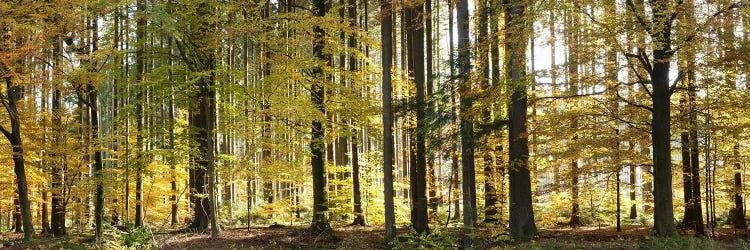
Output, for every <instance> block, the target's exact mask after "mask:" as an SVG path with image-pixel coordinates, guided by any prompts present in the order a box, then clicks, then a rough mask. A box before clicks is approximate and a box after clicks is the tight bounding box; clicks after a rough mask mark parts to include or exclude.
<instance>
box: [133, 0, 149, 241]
mask: <svg viewBox="0 0 750 250" xmlns="http://www.w3.org/2000/svg"><path fill="white" fill-rule="evenodd" d="M136 5H137V8H138V12H139V15H141V16H140V17H139V18H138V20H137V22H136V33H135V34H136V35H135V39H136V43H137V48H136V52H135V54H136V55H135V81H136V82H137V86H138V88H137V90H136V100H135V119H136V143H135V145H136V153H135V154H136V158H135V166H136V167H135V176H136V177H135V227H136V228H138V227H142V226H144V225H143V166H144V164H145V163H146V162H145V158H146V157H144V152H143V151H144V150H143V140H144V138H143V136H144V135H143V133H144V131H143V125H144V124H143V119H144V117H143V114H144V112H143V103H145V99H144V96H143V93H144V91H145V90H146V88H145V84H144V83H143V74H144V73H145V68H146V66H145V63H146V61H145V58H144V50H145V49H146V48H145V46H146V17H145V15H146V12H147V11H148V10H147V9H146V3H145V1H144V0H138V1H137V3H136Z"/></svg>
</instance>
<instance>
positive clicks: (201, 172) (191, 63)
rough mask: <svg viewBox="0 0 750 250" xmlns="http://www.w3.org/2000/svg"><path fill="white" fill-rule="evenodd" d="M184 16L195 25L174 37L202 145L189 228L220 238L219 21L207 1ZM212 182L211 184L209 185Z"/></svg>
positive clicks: (193, 174) (190, 5) (185, 9)
mask: <svg viewBox="0 0 750 250" xmlns="http://www.w3.org/2000/svg"><path fill="white" fill-rule="evenodd" d="M180 7H181V8H182V9H181V12H182V13H180V15H186V16H184V17H183V18H186V19H187V20H191V21H194V22H195V23H190V24H183V25H192V26H190V27H189V28H187V26H183V28H185V29H183V30H182V31H183V32H184V33H183V34H181V36H178V37H173V39H174V42H175V45H176V46H177V49H178V52H179V54H180V56H179V57H180V59H181V61H182V62H183V63H184V64H185V65H186V66H187V68H188V70H189V72H190V75H189V76H190V77H191V78H192V81H191V85H190V86H189V88H191V89H192V90H193V92H192V96H191V97H192V99H193V100H195V101H197V103H192V105H191V107H190V110H189V111H190V115H189V119H188V120H189V124H190V126H191V127H192V128H193V129H195V131H194V132H193V134H192V135H193V141H195V142H196V143H197V144H198V152H197V153H196V154H195V155H193V161H194V162H195V166H193V167H192V168H191V169H190V173H189V175H190V189H191V197H190V202H191V204H192V206H193V217H192V222H191V223H190V225H189V227H190V228H192V229H195V230H198V231H205V230H206V229H207V228H208V226H209V224H210V226H211V238H217V237H219V228H218V225H217V222H216V209H215V208H216V207H215V204H216V201H215V197H216V196H215V194H214V190H215V187H214V181H215V176H214V175H215V156H214V146H215V144H214V137H215V135H214V133H215V131H214V124H215V122H216V100H215V97H216V90H215V86H214V83H215V72H214V70H215V69H216V65H215V61H216V58H215V51H214V49H213V47H212V46H213V42H214V40H213V39H216V38H213V37H210V36H209V35H208V34H211V33H212V32H214V29H215V28H216V23H215V22H216V20H215V18H216V17H215V13H214V7H213V6H212V5H211V4H210V2H207V1H198V2H185V3H181V5H180ZM206 182H208V183H206Z"/></svg>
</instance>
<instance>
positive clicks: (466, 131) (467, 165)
mask: <svg viewBox="0 0 750 250" xmlns="http://www.w3.org/2000/svg"><path fill="white" fill-rule="evenodd" d="M456 23H457V25H458V29H457V31H458V60H457V65H456V66H457V68H458V74H459V76H458V81H459V83H458V86H459V91H458V92H459V95H460V105H459V107H460V120H461V125H460V134H461V165H462V167H461V171H462V188H463V204H464V210H463V216H464V218H463V219H464V248H465V249H470V248H471V247H472V245H473V239H472V236H471V234H473V231H474V220H475V214H476V207H474V204H476V201H475V197H474V196H473V195H472V193H473V192H474V191H473V190H474V189H476V185H475V183H476V180H475V173H474V124H473V123H472V119H471V117H470V115H469V111H470V110H471V108H472V106H473V99H472V98H473V97H472V96H471V94H472V93H471V92H472V90H471V82H469V77H470V74H471V70H472V69H471V68H472V67H471V48H470V46H471V41H470V40H469V2H468V0H459V1H458V5H457V6H456Z"/></svg>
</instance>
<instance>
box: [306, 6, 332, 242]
mask: <svg viewBox="0 0 750 250" xmlns="http://www.w3.org/2000/svg"><path fill="white" fill-rule="evenodd" d="M313 12H314V13H313V14H314V15H316V16H318V17H323V16H325V15H326V12H328V8H327V7H326V1H325V0H315V1H313ZM313 30H314V33H315V40H314V42H313V56H315V57H316V58H317V59H319V60H321V61H327V59H328V58H327V56H326V55H325V54H324V52H323V47H325V31H324V30H323V28H322V27H320V26H316V27H315V28H314V29H313ZM313 75H314V76H315V77H316V79H318V81H314V82H313V83H312V86H311V91H310V94H311V96H310V98H311V99H312V103H313V105H314V106H315V108H316V109H317V110H318V111H319V112H320V113H321V114H325V113H326V109H325V87H324V86H323V83H321V82H319V81H322V80H323V79H325V77H324V76H323V70H322V69H321V68H320V67H316V68H314V69H313ZM310 151H311V153H312V156H311V158H312V159H311V163H312V177H313V218H312V223H311V226H310V228H311V229H312V230H313V231H316V232H325V231H329V230H330V229H331V226H330V224H329V222H328V195H327V194H326V186H327V185H326V166H325V130H324V129H323V121H320V120H315V121H313V122H312V138H311V141H310Z"/></svg>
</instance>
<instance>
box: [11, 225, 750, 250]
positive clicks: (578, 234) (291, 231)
mask: <svg viewBox="0 0 750 250" xmlns="http://www.w3.org/2000/svg"><path fill="white" fill-rule="evenodd" d="M459 230H460V228H458V227H454V228H449V229H447V231H449V232H453V233H454V234H453V235H455V236H456V238H455V240H456V242H457V243H458V244H461V241H462V239H461V236H460V233H459ZM651 230H652V229H651V228H650V227H644V226H625V227H623V229H622V232H620V233H618V232H616V231H615V230H614V228H596V227H580V228H553V229H540V230H539V238H537V239H535V240H534V241H531V242H527V243H523V244H520V245H519V244H511V243H509V242H507V241H505V242H503V241H502V240H500V241H495V239H502V238H506V239H507V234H504V233H494V232H501V231H502V230H491V229H480V233H478V235H480V236H479V237H484V239H483V241H482V242H483V243H481V244H482V245H481V247H480V248H481V249H639V248H641V249H643V248H646V249H651V248H655V249H685V248H688V249H704V248H705V246H709V248H710V249H750V244H748V243H747V242H750V238H748V231H747V230H734V229H729V228H718V229H716V231H715V237H709V238H701V239H697V240H696V241H699V243H692V240H691V241H690V242H688V243H674V244H671V242H670V244H666V245H665V244H661V245H659V244H660V243H652V242H649V241H648V239H649V234H650V233H651ZM398 231H399V233H400V234H405V233H406V232H407V231H408V230H407V229H406V228H401V229H399V230H398ZM709 233H710V231H709ZM680 234H682V235H691V234H692V232H687V231H681V232H680ZM21 237H22V235H21V234H14V233H6V234H0V242H1V243H3V249H95V247H94V242H93V237H92V236H91V235H72V236H68V237H64V238H51V237H40V238H39V239H36V240H34V241H32V242H22V241H21V240H20V238H21ZM683 239H690V237H683ZM384 240H385V237H384V230H383V228H382V227H337V228H335V229H334V230H333V232H332V233H330V234H316V233H312V232H311V231H310V230H308V228H307V227H305V226H272V227H257V228H252V229H250V230H247V229H226V230H224V231H222V234H221V237H220V238H219V239H215V240H213V239H211V238H210V236H209V235H207V234H195V233H184V232H171V233H154V234H152V235H151V240H150V243H151V244H152V245H151V246H150V247H149V248H156V249H356V250H364V249H385V248H386V245H385V244H384V243H383V241H384ZM683 241H684V240H683ZM644 242H645V243H644ZM701 242H703V243H701ZM701 244H703V245H701ZM105 248H109V249H121V248H123V247H121V246H115V247H105Z"/></svg>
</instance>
